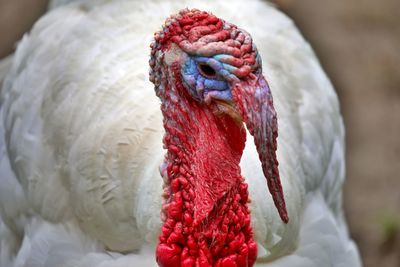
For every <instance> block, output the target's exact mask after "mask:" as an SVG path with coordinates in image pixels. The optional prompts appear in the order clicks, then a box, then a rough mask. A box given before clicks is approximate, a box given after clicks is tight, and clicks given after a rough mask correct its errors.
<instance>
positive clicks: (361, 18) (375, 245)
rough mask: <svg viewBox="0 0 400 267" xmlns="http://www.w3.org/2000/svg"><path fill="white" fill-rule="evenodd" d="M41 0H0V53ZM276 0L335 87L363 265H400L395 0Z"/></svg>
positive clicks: (398, 9) (399, 45)
mask: <svg viewBox="0 0 400 267" xmlns="http://www.w3.org/2000/svg"><path fill="white" fill-rule="evenodd" d="M45 2H46V0H29V1H27V0H13V1H11V0H0V36H2V37H3V38H2V39H1V41H0V58H1V57H3V56H4V55H6V54H7V53H9V52H10V51H11V50H12V47H13V41H12V39H14V40H16V39H18V38H19V37H20V36H21V35H22V33H23V32H24V31H25V30H28V29H29V28H30V25H31V23H32V22H33V21H34V20H35V17H38V16H39V15H40V14H41V13H43V12H44V11H45ZM275 2H276V3H277V4H278V5H279V7H280V8H281V9H282V10H283V11H284V12H286V13H287V14H288V15H289V16H290V17H292V18H293V19H294V21H295V22H296V24H297V25H298V27H299V28H300V30H301V31H302V32H303V34H304V35H305V37H306V39H308V40H309V41H310V43H311V45H312V46H313V47H314V49H315V51H316V53H317V55H318V57H319V58H320V60H321V63H322V65H323V67H324V68H325V70H326V71H327V73H328V75H329V76H330V77H331V78H332V81H333V83H334V85H335V87H336V89H337V92H338V94H339V97H340V101H341V105H342V111H343V114H344V118H345V123H346V126H347V183H346V187H345V209H346V215H347V218H348V221H349V225H350V233H351V235H352V237H353V238H354V239H355V241H356V242H357V243H358V245H359V247H360V250H361V255H362V258H363V261H364V264H365V267H376V266H378V267H400V179H399V178H400V177H399V176H400V140H399V133H400V18H399V17H400V1H399V0H380V1H378V0H358V1H356V0H347V1H344V0H342V1H338V0H323V1H321V0H302V1H296V0H275ZM4 36H6V37H7V40H6V39H4ZM348 267H351V266H348Z"/></svg>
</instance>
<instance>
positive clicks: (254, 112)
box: [232, 74, 289, 223]
mask: <svg viewBox="0 0 400 267" xmlns="http://www.w3.org/2000/svg"><path fill="white" fill-rule="evenodd" d="M251 75H252V76H253V77H252V78H251V79H247V80H242V81H240V82H236V83H235V84H234V85H233V86H232V96H233V101H234V103H235V106H236V109H237V111H238V112H239V114H240V115H241V117H242V119H243V121H244V123H245V124H246V126H247V129H248V130H249V132H250V134H251V135H252V136H253V137H254V143H255V145H256V147H257V151H258V154H259V157H260V161H261V165H262V169H263V172H264V176H265V177H266V179H267V184H268V189H269V191H270V193H271V195H272V198H273V200H274V203H275V206H276V208H277V210H278V213H279V216H280V217H281V219H282V221H283V222H285V223H287V222H288V221H289V218H288V214H287V210H286V204H285V199H284V196H283V191H282V185H281V181H280V178H279V170H278V161H277V159H276V149H277V137H278V125H277V117H276V112H275V109H274V106H273V101H272V95H271V91H270V88H269V86H268V83H267V81H266V80H265V78H264V77H263V75H262V74H258V75H257V76H256V75H253V74H251Z"/></svg>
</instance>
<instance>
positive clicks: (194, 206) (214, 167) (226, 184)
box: [156, 65, 257, 267]
mask: <svg viewBox="0 0 400 267" xmlns="http://www.w3.org/2000/svg"><path fill="white" fill-rule="evenodd" d="M172 69H173V73H174V74H173V75H174V76H175V77H179V71H180V67H179V66H178V65H176V66H174V67H173V68H172ZM176 84H178V85H179V84H180V86H176V88H172V87H169V88H166V91H167V90H168V92H169V93H168V94H166V95H165V98H164V102H163V104H162V112H163V114H164V127H165V130H166V135H165V137H164V144H165V146H166V147H167V148H168V153H167V155H166V163H167V166H166V168H165V170H164V173H163V176H164V178H165V189H164V192H165V194H164V195H165V203H164V205H163V213H164V214H163V215H164V225H163V227H162V232H161V235H160V243H159V245H158V246H157V250H156V257H157V262H158V264H159V265H160V266H163V267H172V266H184V267H191V266H204V267H205V266H217V267H228V266H252V265H253V264H254V262H255V260H256V257H257V246H256V243H255V241H254V239H253V233H252V229H251V226H250V213H249V210H248V207H247V201H248V191H247V185H246V184H245V183H244V180H243V178H242V176H241V174H240V167H239V161H240V158H241V155H242V151H243V148H244V142H245V138H246V135H245V131H244V128H242V127H239V126H238V124H237V123H236V122H235V121H233V119H231V118H230V117H229V116H223V117H220V116H216V115H215V114H214V113H213V111H212V110H211V109H204V107H202V106H201V104H199V103H197V102H196V101H194V100H192V99H191V98H190V97H189V96H187V95H186V94H187V93H186V90H185V89H184V88H183V87H182V86H181V81H179V79H178V80H177V81H176ZM175 90H176V91H175ZM176 95H180V96H182V95H184V96H185V97H181V98H179V101H176V99H177V98H176Z"/></svg>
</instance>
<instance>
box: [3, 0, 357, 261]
mask: <svg viewBox="0 0 400 267" xmlns="http://www.w3.org/2000/svg"><path fill="white" fill-rule="evenodd" d="M203 10H204V11H203ZM164 21H165V24H164V25H163V23H164ZM161 25H163V26H162V27H161V29H160V26H161ZM236 25H237V26H236ZM154 33H155V34H154ZM149 46H151V48H150V47H149ZM149 60H150V68H149ZM149 69H150V74H149ZM7 72H8V73H7V76H6V78H5V80H4V82H3V87H2V90H1V110H0V118H1V120H0V122H1V123H0V138H1V139H0V140H1V142H0V148H1V158H0V173H1V178H0V179H1V183H0V215H1V217H0V265H1V266H27V267H28V266H29V267H42V266H46V267H51V266H65V267H67V266H68V267H71V266H74V267H75V266H82V267H90V266H109V267H116V266H138V267H153V266H154V267H155V266H163V267H171V266H185V267H190V266H215V267H228V266H238V267H242V266H243V267H244V266H265V267H273V266H276V267H278V266H279V267H285V266H291V267H301V266H304V267H324V266H351V267H357V266H361V262H360V259H359V255H358V251H357V248H356V246H355V244H354V243H353V242H352V240H351V239H350V238H349V236H348V233H347V228H346V224H345V220H344V217H343V211H342V185H343V182H344V176H345V166H344V129H343V123H342V118H341V116H340V112H339V104H338V100H337V96H336V94H335V92H334V90H333V88H332V85H331V83H330V82H329V80H328V78H327V77H326V75H325V74H324V72H323V71H322V69H321V67H320V65H319V63H318V61H317V59H316V57H315V55H314V53H313V52H312V50H311V48H310V46H309V45H308V44H307V43H306V42H305V41H304V39H303V38H302V37H301V35H300V34H299V32H298V31H297V29H296V27H295V26H294V25H293V23H292V21H291V20H290V19H288V18H287V17H286V16H285V15H283V14H282V13H281V12H279V11H278V10H276V9H275V8H274V7H273V6H272V5H270V4H268V3H266V2H263V1H261V0H250V1H235V0H231V1H229V2H228V1H204V0H203V1H189V0H185V1H161V0H151V1H139V0H137V1H123V0H118V1H102V0H98V1H84V0H81V1H70V3H63V1H58V2H57V1H56V2H53V3H52V4H51V10H50V11H49V12H48V13H47V14H46V15H45V16H43V17H42V18H41V19H40V20H39V21H38V22H37V23H36V24H35V26H34V27H33V29H32V30H31V32H30V33H29V34H27V35H25V36H24V37H23V38H22V40H21V41H20V43H19V44H18V48H17V50H16V52H15V54H14V56H13V59H12V64H11V66H10V68H9V70H8V71H7ZM246 139H247V142H246ZM253 140H254V142H253ZM278 163H279V164H278ZM268 189H269V191H270V193H269V192H268Z"/></svg>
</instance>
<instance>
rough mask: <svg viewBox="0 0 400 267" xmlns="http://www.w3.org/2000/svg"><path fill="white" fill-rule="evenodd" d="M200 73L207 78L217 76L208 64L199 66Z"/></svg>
mask: <svg viewBox="0 0 400 267" xmlns="http://www.w3.org/2000/svg"><path fill="white" fill-rule="evenodd" d="M199 71H200V73H201V74H202V75H203V76H205V77H207V78H214V77H215V76H216V74H217V73H216V72H215V70H214V69H213V68H212V67H210V66H209V65H207V64H199Z"/></svg>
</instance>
